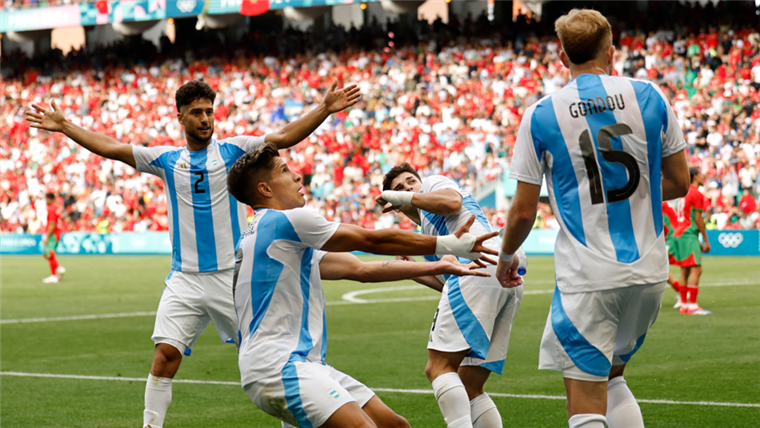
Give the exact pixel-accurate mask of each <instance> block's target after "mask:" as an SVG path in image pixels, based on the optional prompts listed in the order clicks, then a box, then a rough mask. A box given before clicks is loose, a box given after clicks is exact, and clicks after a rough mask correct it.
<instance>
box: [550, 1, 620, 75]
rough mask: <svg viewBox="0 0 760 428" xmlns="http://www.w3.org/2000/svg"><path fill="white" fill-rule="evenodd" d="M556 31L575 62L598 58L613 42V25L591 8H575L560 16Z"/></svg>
mask: <svg viewBox="0 0 760 428" xmlns="http://www.w3.org/2000/svg"><path fill="white" fill-rule="evenodd" d="M554 31H556V32H557V35H558V36H559V40H560V42H562V49H563V50H564V51H565V54H566V55H567V57H568V59H569V60H570V62H572V63H573V64H583V63H584V62H588V61H591V60H594V59H596V57H597V56H599V54H600V53H601V52H602V51H603V50H605V49H606V48H607V47H609V46H610V45H611V44H612V26H610V23H609V22H608V21H607V18H605V17H604V15H602V14H601V13H599V12H597V11H595V10H591V9H573V10H571V11H570V12H569V13H568V14H567V15H562V16H560V17H559V19H557V21H556V22H554Z"/></svg>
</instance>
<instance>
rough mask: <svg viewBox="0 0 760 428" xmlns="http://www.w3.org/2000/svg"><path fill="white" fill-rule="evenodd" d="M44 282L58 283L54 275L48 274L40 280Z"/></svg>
mask: <svg viewBox="0 0 760 428" xmlns="http://www.w3.org/2000/svg"><path fill="white" fill-rule="evenodd" d="M42 282H44V283H45V284H58V277H57V276H55V275H50V276H49V277H47V278H45V279H43V280H42Z"/></svg>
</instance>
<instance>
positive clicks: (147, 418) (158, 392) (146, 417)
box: [143, 374, 172, 428]
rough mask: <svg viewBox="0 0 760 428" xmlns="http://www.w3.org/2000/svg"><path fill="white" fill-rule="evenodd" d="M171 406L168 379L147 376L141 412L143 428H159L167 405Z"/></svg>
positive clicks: (170, 387)
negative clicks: (143, 407)
mask: <svg viewBox="0 0 760 428" xmlns="http://www.w3.org/2000/svg"><path fill="white" fill-rule="evenodd" d="M170 404H172V380H171V378H168V377H157V376H153V375H152V374H149V375H148V384H147V385H146V386H145V411H144V412H143V428H145V427H146V426H148V425H150V426H151V428H161V427H162V426H163V425H164V418H165V417H166V411H167V410H168V409H169V405H170Z"/></svg>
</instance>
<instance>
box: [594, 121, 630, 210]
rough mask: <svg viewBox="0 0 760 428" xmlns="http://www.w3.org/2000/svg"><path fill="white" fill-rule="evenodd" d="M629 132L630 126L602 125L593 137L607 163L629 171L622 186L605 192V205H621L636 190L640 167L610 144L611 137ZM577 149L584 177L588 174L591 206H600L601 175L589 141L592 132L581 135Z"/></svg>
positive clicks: (601, 201) (621, 124) (602, 198)
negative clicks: (579, 148) (606, 203)
mask: <svg viewBox="0 0 760 428" xmlns="http://www.w3.org/2000/svg"><path fill="white" fill-rule="evenodd" d="M632 133H633V131H631V127H630V126H628V125H626V124H625V123H617V124H615V125H607V126H605V127H604V128H602V129H600V130H599V132H598V133H597V134H596V139H597V141H599V151H600V152H601V154H602V158H604V160H605V161H607V162H610V163H619V164H621V165H623V166H624V167H625V169H626V171H628V182H627V183H626V184H625V186H623V187H621V188H619V189H609V190H607V192H606V193H607V202H609V203H613V202H620V201H624V200H626V199H628V198H630V197H631V195H633V193H634V192H636V188H637V187H639V181H640V180H641V171H640V170H639V164H638V162H636V158H635V157H633V155H631V154H630V153H626V152H624V151H623V150H614V149H613V148H612V142H611V140H612V138H614V137H620V136H622V135H628V134H632ZM580 146H581V154H582V155H583V163H584V164H585V165H586V174H588V182H589V192H590V193H591V204H592V205H596V204H603V203H604V194H603V193H602V192H603V190H602V173H601V171H599V165H598V164H597V162H596V151H595V150H594V143H593V142H592V141H591V133H590V132H589V130H588V129H586V130H585V131H583V133H582V134H581V137H580Z"/></svg>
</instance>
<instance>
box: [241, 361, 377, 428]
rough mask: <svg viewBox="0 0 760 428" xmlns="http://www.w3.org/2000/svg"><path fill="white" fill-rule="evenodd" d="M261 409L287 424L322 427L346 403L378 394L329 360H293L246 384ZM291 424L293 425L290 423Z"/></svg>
mask: <svg viewBox="0 0 760 428" xmlns="http://www.w3.org/2000/svg"><path fill="white" fill-rule="evenodd" d="M243 389H244V390H245V393H246V394H248V397H250V399H251V401H253V403H254V404H255V405H256V406H258V408H260V409H261V410H263V411H265V412H267V413H269V414H270V415H272V416H274V417H276V418H278V419H280V420H281V421H282V422H284V424H283V426H284V427H287V426H289V425H293V426H297V427H301V428H305V427H320V426H322V425H324V423H325V422H326V421H327V419H328V418H329V417H330V416H332V414H333V413H335V412H337V411H338V409H340V408H341V407H343V406H344V405H345V404H347V403H350V402H352V401H355V402H356V403H357V404H358V405H359V407H364V405H366V404H367V402H369V400H370V399H371V398H372V397H373V396H374V395H375V393H374V392H372V390H371V389H369V388H367V387H366V386H364V384H362V383H361V382H359V381H358V380H356V379H354V378H352V377H351V376H349V375H347V374H345V373H342V372H339V371H338V370H335V369H334V368H332V367H330V366H328V365H327V364H322V363H315V362H301V361H292V362H289V363H287V364H286V365H285V368H283V370H282V373H281V374H278V375H276V376H272V377H270V378H265V379H260V380H257V381H255V382H252V383H249V384H248V385H245V386H244V387H243ZM286 424H289V425H286Z"/></svg>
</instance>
